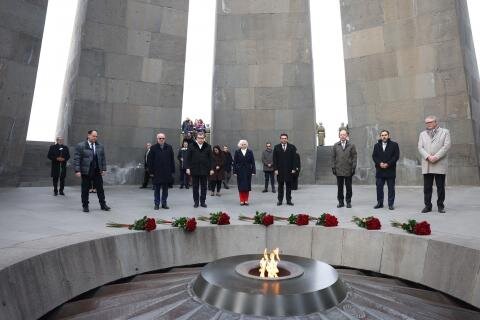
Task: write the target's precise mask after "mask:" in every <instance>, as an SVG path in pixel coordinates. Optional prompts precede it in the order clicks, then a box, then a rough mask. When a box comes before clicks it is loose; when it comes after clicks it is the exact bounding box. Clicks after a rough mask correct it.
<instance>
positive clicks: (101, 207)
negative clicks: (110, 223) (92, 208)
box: [100, 204, 111, 211]
mask: <svg viewBox="0 0 480 320" xmlns="http://www.w3.org/2000/svg"><path fill="white" fill-rule="evenodd" d="M100 209H102V210H103V211H110V209H111V208H110V207H109V206H107V205H106V204H104V205H103V206H100Z"/></svg>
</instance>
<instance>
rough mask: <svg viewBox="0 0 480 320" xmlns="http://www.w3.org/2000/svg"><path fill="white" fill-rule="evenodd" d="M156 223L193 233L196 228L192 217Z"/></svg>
mask: <svg viewBox="0 0 480 320" xmlns="http://www.w3.org/2000/svg"><path fill="white" fill-rule="evenodd" d="M157 223H161V224H170V225H171V226H172V227H178V228H180V229H183V230H185V231H187V232H193V231H195V229H196V228H197V221H196V220H195V218H193V217H192V218H188V217H180V218H174V219H173V220H164V219H158V220H157Z"/></svg>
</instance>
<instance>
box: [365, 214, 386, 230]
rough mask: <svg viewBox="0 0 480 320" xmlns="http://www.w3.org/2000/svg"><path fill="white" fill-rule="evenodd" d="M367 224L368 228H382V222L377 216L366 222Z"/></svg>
mask: <svg viewBox="0 0 480 320" xmlns="http://www.w3.org/2000/svg"><path fill="white" fill-rule="evenodd" d="M365 225H366V227H367V230H380V228H381V227H382V224H381V223H380V220H378V219H377V218H375V217H371V218H370V219H368V220H367V221H366V222H365Z"/></svg>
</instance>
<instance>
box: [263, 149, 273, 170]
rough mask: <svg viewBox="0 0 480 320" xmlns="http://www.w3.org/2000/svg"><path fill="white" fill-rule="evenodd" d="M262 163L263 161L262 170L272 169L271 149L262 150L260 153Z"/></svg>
mask: <svg viewBox="0 0 480 320" xmlns="http://www.w3.org/2000/svg"><path fill="white" fill-rule="evenodd" d="M262 163H263V171H267V172H268V171H273V149H272V150H270V151H268V150H266V149H265V150H263V153H262ZM267 164H270V167H269V166H267Z"/></svg>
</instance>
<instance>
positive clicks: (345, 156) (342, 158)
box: [331, 141, 357, 177]
mask: <svg viewBox="0 0 480 320" xmlns="http://www.w3.org/2000/svg"><path fill="white" fill-rule="evenodd" d="M331 165H332V169H335V170H336V172H337V176H339V177H350V176H352V175H353V172H354V171H355V169H356V167H357V150H356V149H355V145H354V144H353V143H351V142H349V141H346V144H345V150H343V148H342V143H341V142H340V141H338V142H337V143H335V144H334V145H333V147H332V163H331Z"/></svg>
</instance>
